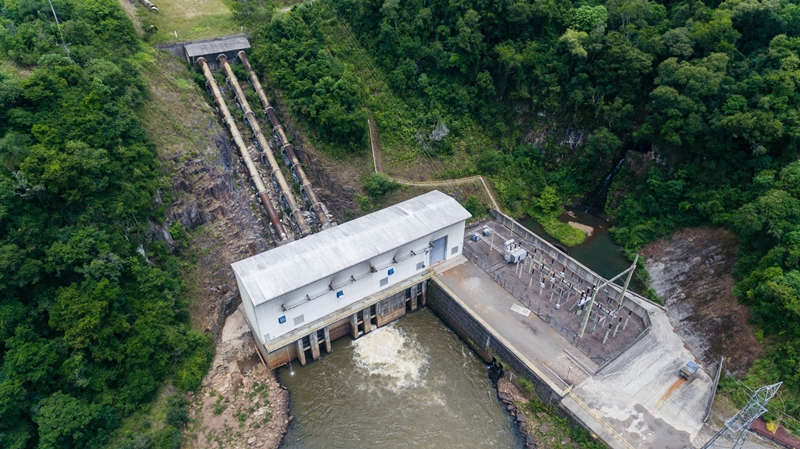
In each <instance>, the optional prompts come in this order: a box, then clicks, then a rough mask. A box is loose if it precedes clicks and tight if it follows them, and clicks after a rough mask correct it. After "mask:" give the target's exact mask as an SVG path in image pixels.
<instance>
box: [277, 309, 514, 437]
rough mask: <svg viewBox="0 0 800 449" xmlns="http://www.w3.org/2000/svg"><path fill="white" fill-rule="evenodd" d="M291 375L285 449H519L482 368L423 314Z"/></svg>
mask: <svg viewBox="0 0 800 449" xmlns="http://www.w3.org/2000/svg"><path fill="white" fill-rule="evenodd" d="M293 369H294V375H291V373H290V369H289V368H288V367H284V368H281V369H280V371H279V375H280V381H281V383H282V384H283V385H284V386H286V387H287V388H288V389H289V393H290V400H291V404H290V407H291V413H292V414H293V415H294V417H295V419H294V421H293V423H292V425H291V426H290V427H289V431H288V433H287V434H286V439H285V441H284V444H283V448H285V449H296V448H303V449H313V448H332V449H334V448H348V449H350V448H353V447H390V448H397V449H402V448H426V449H434V448H448V449H450V448H455V447H468V448H513V449H519V448H521V447H522V445H521V444H520V441H519V440H518V437H517V433H516V431H515V429H514V423H513V420H512V419H511V417H510V416H509V415H508V413H506V412H505V410H504V409H503V407H502V405H501V404H500V402H499V401H498V399H497V394H496V391H495V390H494V388H493V387H492V386H491V384H490V383H489V380H488V377H487V369H486V366H485V365H484V363H483V362H482V361H481V360H480V359H479V358H478V357H477V356H476V355H475V354H473V353H472V351H471V350H470V349H469V348H468V347H467V346H466V345H465V344H464V343H463V342H462V341H461V340H460V339H459V338H458V336H456V335H455V334H454V333H453V332H452V331H451V330H450V329H448V328H447V327H446V326H445V325H444V324H443V323H442V322H441V321H439V319H438V318H437V317H436V316H435V315H433V313H432V312H430V311H429V310H428V309H422V310H419V311H417V312H414V313H412V314H411V315H409V316H407V317H405V318H403V319H401V320H399V321H396V322H394V323H392V324H390V325H388V326H385V327H382V328H380V329H378V330H375V331H372V332H370V333H369V334H367V335H365V336H363V337H361V338H359V339H358V340H355V341H353V340H351V339H350V338H349V337H344V338H340V339H339V340H337V341H335V342H333V352H332V353H331V354H328V355H326V356H324V357H322V358H321V359H319V360H317V361H314V362H311V363H309V364H308V365H307V366H305V367H300V366H299V364H297V363H294V364H293Z"/></svg>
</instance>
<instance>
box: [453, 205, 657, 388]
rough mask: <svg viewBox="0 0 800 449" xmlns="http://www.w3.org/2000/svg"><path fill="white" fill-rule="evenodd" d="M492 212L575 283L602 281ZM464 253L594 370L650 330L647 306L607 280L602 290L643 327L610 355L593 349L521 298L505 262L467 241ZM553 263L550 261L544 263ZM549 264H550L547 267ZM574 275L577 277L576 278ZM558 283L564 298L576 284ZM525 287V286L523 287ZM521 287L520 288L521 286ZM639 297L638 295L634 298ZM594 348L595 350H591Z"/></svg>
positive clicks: (544, 242) (554, 319) (573, 332)
mask: <svg viewBox="0 0 800 449" xmlns="http://www.w3.org/2000/svg"><path fill="white" fill-rule="evenodd" d="M492 215H494V217H495V219H496V220H497V221H498V222H500V223H501V224H502V225H503V226H505V227H506V228H508V229H510V230H511V232H512V235H513V234H516V235H517V236H519V237H520V238H521V239H522V240H524V241H526V242H527V243H528V244H530V245H533V246H534V247H535V248H537V252H539V251H541V254H542V255H546V256H549V257H550V258H552V259H553V262H558V263H560V264H561V265H563V266H565V267H566V268H567V269H569V271H570V273H569V276H568V277H569V278H570V279H571V280H572V281H574V282H577V283H578V284H577V285H583V282H584V281H586V282H587V283H588V285H593V284H595V285H596V284H597V283H601V282H603V281H604V279H603V278H602V277H600V276H599V275H597V274H596V273H594V272H593V271H591V270H589V269H588V268H586V267H585V266H583V265H581V264H580V263H578V262H576V261H575V260H574V259H572V258H571V257H569V256H567V255H566V254H564V253H563V252H561V251H559V250H558V249H557V248H555V247H554V246H553V245H551V244H550V243H548V242H547V241H545V240H543V239H541V238H540V237H539V236H537V235H536V234H534V233H532V232H531V231H529V230H528V229H526V228H525V227H523V226H522V225H520V224H519V223H517V222H516V221H514V220H513V219H511V218H510V217H508V216H507V215H505V214H503V213H501V212H498V211H496V210H492ZM463 253H464V255H465V256H466V257H467V259H468V260H469V261H470V262H472V263H474V264H475V265H476V266H478V268H480V269H481V270H483V271H485V272H486V273H487V274H489V276H491V278H492V279H493V280H494V281H495V282H497V283H498V284H499V285H500V286H501V287H503V289H505V290H506V291H507V292H508V293H510V294H511V296H514V297H515V298H517V299H518V300H519V301H520V302H522V303H523V304H525V305H526V306H527V307H528V308H529V309H530V310H531V312H533V313H535V314H536V315H537V316H538V317H539V318H541V319H542V320H543V321H544V322H545V323H547V324H548V325H550V327H552V328H553V329H555V330H556V331H557V332H558V333H559V334H561V336H563V337H564V338H565V339H567V341H569V342H570V344H572V345H573V346H574V347H575V348H577V349H578V350H579V351H581V352H582V353H583V354H585V355H586V356H587V357H589V358H590V359H591V360H592V361H593V362H595V363H597V364H598V365H599V368H598V370H597V372H599V371H600V370H601V369H603V368H605V367H606V366H608V365H609V364H610V363H611V362H613V361H614V360H615V359H616V358H617V357H619V356H620V355H621V354H622V353H624V352H625V351H627V350H628V349H629V348H630V347H631V346H633V345H634V344H636V343H637V342H638V341H639V340H641V339H642V338H643V337H644V336H645V335H647V333H648V332H649V331H650V327H651V322H650V315H649V314H648V312H647V309H645V308H644V307H642V306H641V305H639V304H637V303H636V301H635V300H634V299H633V298H632V297H633V296H637V297H638V296H639V295H635V294H633V293H632V292H627V293H626V295H625V298H622V288H621V287H620V286H618V285H616V284H609V285H608V286H607V287H605V288H604V289H603V290H604V292H603V293H604V294H606V295H608V296H609V297H611V298H612V299H613V300H615V301H616V302H617V303H618V304H622V307H625V308H627V309H629V310H631V312H632V313H633V314H635V315H637V316H639V317H640V318H641V319H642V321H643V322H644V329H643V330H642V332H641V334H639V335H638V336H637V337H636V338H634V339H633V340H631V341H630V342H629V343H628V344H626V345H625V346H624V347H622V348H620V349H619V350H618V351H616V352H615V353H613V354H611V355H609V356H605V357H604V356H602V355H600V354H599V353H598V352H597V351H593V350H592V349H593V348H592V343H591V342H590V341H588V340H582V339H580V338H578V334H577V333H576V332H575V331H573V330H572V329H570V328H569V327H567V326H566V325H564V324H563V323H561V322H560V321H558V320H557V319H556V318H555V317H554V316H552V315H550V313H549V312H547V311H546V310H545V309H544V308H542V307H541V306H540V305H539V304H537V303H536V302H535V301H534V300H533V299H532V298H530V297H528V298H522V297H521V296H522V295H521V292H516V289H517V286H518V285H514V284H515V283H514V282H510V284H512V285H510V287H509V279H505V278H504V277H503V276H502V275H501V273H500V272H499V268H501V267H504V266H506V265H507V264H506V263H499V264H494V265H493V264H490V263H488V262H487V261H485V260H483V259H481V258H480V257H479V256H478V255H477V254H475V253H474V252H473V251H472V250H470V249H469V248H468V247H467V246H466V245H465V246H464V247H463ZM547 265H553V264H547ZM549 268H552V267H549ZM576 276H577V278H576ZM553 287H558V288H560V289H561V292H557V293H558V295H559V296H560V297H562V298H563V294H564V293H566V291H567V289H569V290H570V291H577V290H575V287H576V285H575V284H572V283H570V285H569V286H568V287H566V288H565V287H564V286H560V287H559V286H551V288H553ZM522 288H524V287H522ZM522 288H521V289H522ZM516 293H520V297H517V296H516ZM637 299H638V298H637ZM641 299H642V300H646V299H645V298H641ZM593 352H594V354H593Z"/></svg>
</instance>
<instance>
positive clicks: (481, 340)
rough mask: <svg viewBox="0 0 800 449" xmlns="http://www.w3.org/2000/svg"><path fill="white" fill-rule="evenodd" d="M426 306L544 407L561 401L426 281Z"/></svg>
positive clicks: (544, 383) (483, 328)
mask: <svg viewBox="0 0 800 449" xmlns="http://www.w3.org/2000/svg"><path fill="white" fill-rule="evenodd" d="M427 305H428V307H430V309H431V310H433V311H434V312H435V313H436V315H438V316H439V318H441V319H442V321H444V322H445V324H447V325H448V326H450V328H451V329H453V330H454V331H455V333H456V334H458V336H459V337H461V339H462V340H464V341H465V342H466V343H467V344H468V345H469V346H470V347H472V349H473V350H474V351H475V352H476V353H477V354H478V355H480V356H481V357H482V358H483V359H484V360H485V361H486V362H487V363H488V362H491V360H492V357H496V358H497V359H498V360H499V361H501V362H503V363H507V364H508V365H509V366H510V367H511V369H512V370H514V372H516V373H517V374H518V375H520V376H522V377H525V378H526V379H528V380H530V381H531V383H533V385H534V389H535V392H536V395H537V396H539V398H540V399H541V400H542V402H544V403H545V404H548V405H552V404H555V403H558V402H560V401H561V395H560V394H558V393H557V392H556V391H555V390H553V389H552V388H551V387H550V386H549V385H548V384H547V382H545V381H544V380H542V379H541V378H540V377H539V376H537V375H536V374H535V373H534V372H533V371H531V370H530V368H528V366H527V365H526V364H525V363H523V362H522V361H521V360H520V359H519V358H518V357H517V356H516V355H515V354H514V353H513V352H512V351H511V350H510V349H509V348H507V347H506V346H505V345H504V344H502V343H501V342H499V341H498V340H496V339H495V338H494V337H493V336H492V335H491V334H490V333H489V331H488V330H487V329H486V328H485V327H483V325H481V324H480V323H479V322H478V321H477V320H475V319H474V318H473V317H472V316H471V315H470V314H469V313H468V312H467V311H466V310H464V309H463V308H462V307H461V306H460V305H459V304H458V303H457V302H456V301H454V300H453V298H451V297H450V295H448V294H447V292H445V291H444V290H443V289H442V288H441V287H439V284H437V283H436V282H435V281H428V292H427Z"/></svg>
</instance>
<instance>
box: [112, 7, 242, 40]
mask: <svg viewBox="0 0 800 449" xmlns="http://www.w3.org/2000/svg"><path fill="white" fill-rule="evenodd" d="M120 1H121V2H125V1H126V0H120ZM153 4H155V5H156V6H157V7H158V13H157V14H155V13H150V12H148V11H147V10H146V9H145V8H141V7H139V8H136V14H137V16H138V18H139V20H140V22H141V25H142V29H143V30H149V29H151V28H150V26H151V25H152V26H155V27H156V29H157V30H156V31H155V32H153V33H152V35H151V36H150V37H149V39H148V41H149V42H150V43H152V44H154V45H158V44H164V43H167V42H183V41H190V40H194V39H204V38H208V37H217V36H225V35H228V34H236V33H239V32H241V28H240V26H239V24H237V23H235V22H234V20H233V17H232V16H231V11H230V8H228V5H227V4H226V3H225V1H224V0H164V1H158V0H154V1H153ZM126 9H127V8H126ZM175 33H177V37H176V36H175Z"/></svg>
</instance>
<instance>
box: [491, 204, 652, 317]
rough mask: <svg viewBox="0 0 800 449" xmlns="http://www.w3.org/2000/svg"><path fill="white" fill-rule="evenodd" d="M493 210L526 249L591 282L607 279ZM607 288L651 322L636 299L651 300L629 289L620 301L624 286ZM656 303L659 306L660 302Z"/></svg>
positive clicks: (611, 295)
mask: <svg viewBox="0 0 800 449" xmlns="http://www.w3.org/2000/svg"><path fill="white" fill-rule="evenodd" d="M491 212H492V216H494V218H495V219H496V220H497V221H498V222H500V223H501V224H502V225H503V226H505V227H507V228H508V229H510V230H511V232H512V233H513V234H516V235H517V236H518V237H519V238H520V239H522V241H524V242H526V243H527V245H523V248H525V249H532V248H536V250H537V251H539V252H543V253H544V254H547V255H548V256H550V257H551V258H553V259H554V260H556V261H557V262H558V263H560V264H562V265H566V266H567V267H568V268H569V269H570V271H571V272H573V273H575V274H577V275H579V276H580V277H582V278H583V279H585V280H587V281H589V282H590V283H593V284H597V283H602V282H604V281H605V279H603V278H602V277H601V276H600V275H598V274H597V273H595V272H594V271H592V270H590V269H588V268H587V267H586V266H584V265H583V264H581V263H579V262H577V261H575V260H574V259H572V258H571V257H569V256H567V255H566V254H564V253H563V252H561V251H559V250H558V249H557V248H556V247H555V246H553V245H552V244H550V242H547V241H545V240H544V239H542V238H540V237H539V236H538V235H536V234H534V233H533V232H531V231H529V230H528V229H526V228H525V227H523V226H522V225H521V224H519V223H517V222H516V221H514V220H513V219H512V218H511V217H509V216H508V215H505V214H504V213H502V212H499V211H497V210H494V209H492V211H491ZM606 288H608V289H609V290H610V291H609V293H608V295H609V296H610V297H612V298H613V299H615V300H616V301H617V302H621V303H623V304H624V306H625V307H628V308H629V309H631V310H633V313H635V314H636V315H639V316H640V317H641V318H642V319H643V320H645V322H646V324H649V322H650V318H649V317H647V311H646V310H645V309H644V308H643V307H641V306H639V305H638V304H636V301H646V302H648V303H652V302H651V301H650V300H648V299H647V298H645V297H643V296H641V295H639V294H637V293H635V292H632V291H630V290H628V291H627V292H626V293H625V298H623V301H620V297H621V296H622V287H620V286H619V285H617V284H614V283H612V284H610V285H608V287H606ZM652 304H655V303H652ZM655 305H656V306H658V304H655ZM658 307H661V306H658Z"/></svg>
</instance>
